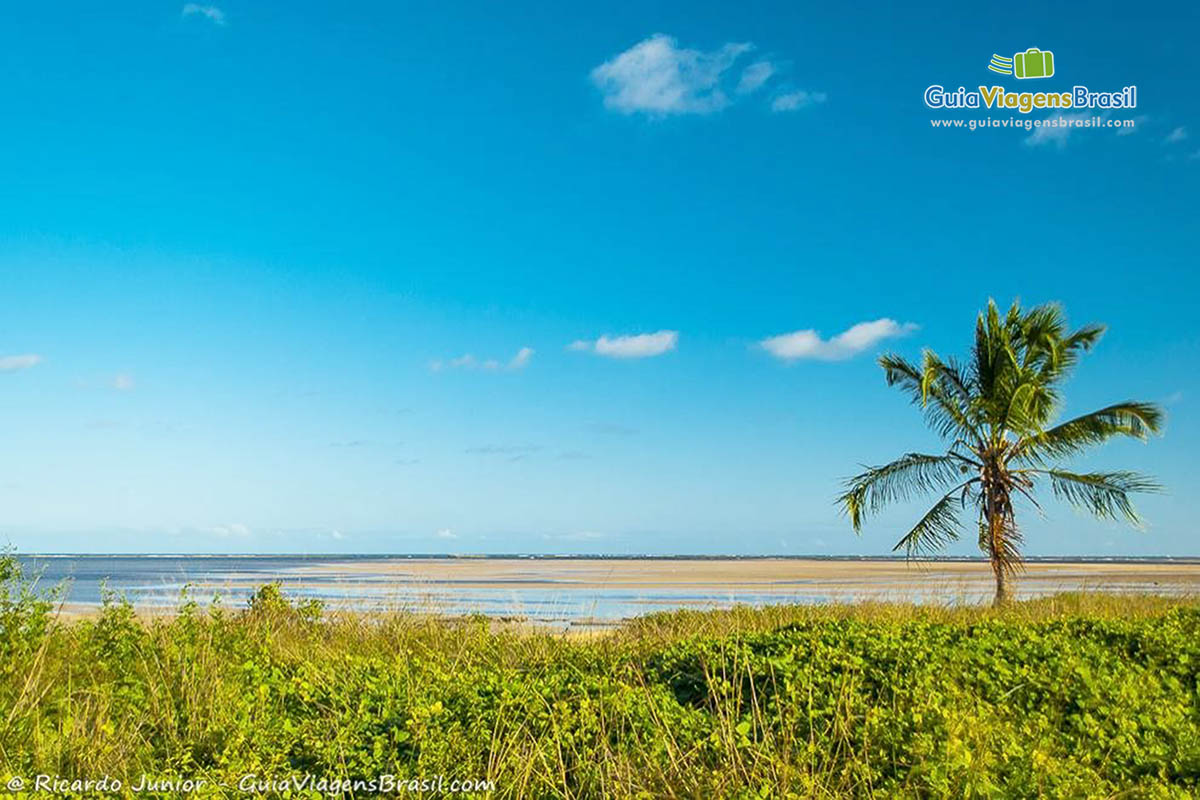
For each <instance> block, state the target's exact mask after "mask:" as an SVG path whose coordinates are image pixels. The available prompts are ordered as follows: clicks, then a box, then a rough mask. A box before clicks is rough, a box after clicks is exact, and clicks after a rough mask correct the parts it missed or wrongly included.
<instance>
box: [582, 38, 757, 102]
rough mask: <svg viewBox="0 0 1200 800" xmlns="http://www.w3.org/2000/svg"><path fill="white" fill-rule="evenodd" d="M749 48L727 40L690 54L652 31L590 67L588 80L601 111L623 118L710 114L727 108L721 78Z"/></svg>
mask: <svg viewBox="0 0 1200 800" xmlns="http://www.w3.org/2000/svg"><path fill="white" fill-rule="evenodd" d="M751 49H753V45H751V44H749V43H748V42H730V43H728V44H725V45H722V46H721V47H720V48H718V49H717V50H713V51H712V52H703V51H701V50H689V49H686V48H681V47H679V46H678V44H677V43H676V41H675V39H674V38H673V37H671V36H667V35H665V34H661V33H656V34H654V35H653V36H651V37H650V38H649V39H645V40H643V41H641V42H638V43H637V44H635V45H634V46H633V47H631V48H629V49H628V50H626V51H625V52H623V53H619V54H618V55H616V56H614V57H613V58H611V59H609V60H608V61H605V62H604V63H603V64H601V65H600V66H598V67H596V68H595V69H593V70H592V73H591V78H592V83H594V84H595V85H596V87H597V88H599V89H600V91H601V93H602V94H603V95H604V105H605V107H607V108H611V109H613V110H614V111H620V112H621V113H623V114H634V113H637V112H642V113H645V114H654V115H667V114H709V113H712V112H714V111H720V110H721V109H722V108H724V107H725V106H727V105H729V98H728V96H727V95H726V93H725V91H724V90H723V89H722V87H721V82H722V77H723V75H724V74H725V72H726V71H727V70H728V69H729V68H730V67H732V66H733V63H734V62H735V61H736V60H737V59H738V57H739V56H741V55H742V54H743V53H745V52H747V51H749V50H751ZM764 80H765V78H764Z"/></svg>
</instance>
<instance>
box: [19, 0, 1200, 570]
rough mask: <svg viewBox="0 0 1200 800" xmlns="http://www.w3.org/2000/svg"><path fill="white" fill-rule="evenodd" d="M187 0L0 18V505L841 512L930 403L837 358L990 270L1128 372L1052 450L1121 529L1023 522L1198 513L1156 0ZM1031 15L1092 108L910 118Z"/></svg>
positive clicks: (780, 525)
mask: <svg viewBox="0 0 1200 800" xmlns="http://www.w3.org/2000/svg"><path fill="white" fill-rule="evenodd" d="M212 3H213V4H211V5H210V4H209V2H208V0H205V2H203V3H199V4H186V5H185V4H181V3H171V2H162V1H157V2H128V3H122V4H120V7H119V8H116V7H114V6H113V4H112V3H98V2H96V3H90V2H81V3H75V4H71V5H70V7H69V8H62V7H57V6H54V5H51V4H45V3H41V4H25V5H23V6H21V7H15V8H13V9H10V10H9V12H8V15H7V18H6V25H5V26H4V28H3V30H0V69H3V73H4V76H5V78H4V80H3V81H2V82H0V101H2V103H3V108H4V114H5V121H6V124H5V125H4V126H3V128H2V129H0V175H3V181H2V183H0V276H2V278H3V286H4V288H5V291H4V293H3V300H2V303H3V311H2V313H0V397H2V398H3V409H4V413H3V414H2V415H0V436H2V437H3V441H4V442H5V456H6V457H5V458H3V459H0V539H7V540H8V541H10V542H11V543H13V544H14V545H16V546H17V547H18V548H20V549H21V550H23V551H43V552H50V551H94V552H111V551H153V552H289V551H290V552H321V551H328V552H517V551H519V552H548V553H561V552H609V553H669V552H694V553H764V554H765V553H783V554H803V553H824V554H838V553H883V552H887V551H888V550H890V547H891V545H892V544H893V542H894V541H895V539H896V538H898V536H899V535H901V534H902V533H903V532H904V530H906V528H905V527H904V526H905V524H906V523H910V522H911V521H912V520H913V518H914V516H913V515H914V514H916V513H918V512H919V510H920V509H916V508H912V507H909V508H899V509H897V510H896V511H895V512H894V513H889V514H887V515H885V516H883V517H881V518H879V519H878V520H877V521H876V522H875V523H874V524H872V525H870V526H869V527H868V529H867V530H866V532H865V533H864V535H863V536H862V537H861V538H856V537H855V536H854V535H853V534H851V532H850V530H849V526H848V524H847V522H846V521H845V520H844V519H842V518H840V517H839V516H838V513H837V511H836V509H835V508H834V506H833V503H832V498H833V496H834V495H835V493H836V491H837V487H838V482H839V479H840V478H842V477H844V476H846V475H848V474H851V473H852V472H854V471H855V470H856V469H857V467H858V465H859V464H860V463H864V462H866V463H878V462H881V461H884V460H888V459H890V458H892V457H894V456H896V455H899V454H900V453H902V452H905V451H907V450H911V449H928V448H931V447H933V446H935V444H936V440H935V439H934V437H933V436H932V435H931V434H929V433H927V432H926V431H925V430H924V429H923V428H922V425H921V420H920V417H919V415H918V414H917V413H915V412H914V411H913V410H912V409H911V408H910V407H908V406H907V404H906V402H905V401H904V399H903V398H902V397H901V396H900V395H899V394H897V393H895V392H894V391H892V390H889V389H888V388H887V387H886V386H884V385H883V380H882V377H881V374H880V371H879V369H878V367H876V366H875V365H874V363H873V357H874V356H875V355H877V354H878V353H879V352H880V351H881V350H883V349H889V348H892V349H896V350H898V351H899V352H902V353H905V354H908V355H911V356H916V355H917V354H919V352H920V349H921V348H922V347H924V346H930V347H933V348H935V349H937V350H939V351H942V352H946V353H956V352H962V351H963V350H965V348H966V347H967V346H968V344H969V335H970V331H971V325H972V322H973V318H974V314H975V313H976V311H977V310H978V309H979V308H980V307H981V306H982V305H983V304H984V303H986V301H987V299H988V298H989V297H995V298H997V299H998V300H1000V301H1001V302H1008V301H1009V300H1011V299H1012V298H1014V297H1020V298H1021V299H1022V300H1023V301H1026V302H1029V303H1034V302H1041V301H1046V300H1059V301H1062V302H1063V303H1064V305H1065V306H1066V308H1067V311H1068V313H1069V315H1070V316H1071V318H1072V320H1073V321H1075V322H1078V323H1083V322H1088V321H1102V322H1105V323H1107V324H1109V326H1110V331H1109V333H1108V335H1107V337H1106V338H1105V340H1104V341H1103V342H1102V344H1101V346H1100V347H1099V348H1098V350H1097V351H1096V352H1095V353H1094V354H1093V355H1091V356H1089V357H1088V358H1087V359H1086V360H1085V362H1084V363H1083V365H1082V367H1081V369H1080V371H1079V373H1078V375H1077V377H1076V379H1075V380H1074V381H1073V382H1072V384H1071V385H1070V387H1069V389H1068V392H1067V409H1066V412H1067V413H1071V412H1074V411H1084V410H1089V409H1090V408H1091V407H1095V406H1098V405H1102V404H1105V403H1107V402H1110V401H1115V400H1120V399H1126V398H1128V397H1133V398H1136V399H1144V400H1152V401H1157V402H1161V403H1164V404H1165V405H1166V406H1167V410H1168V413H1169V426H1168V430H1167V434H1166V436H1165V437H1164V438H1162V439H1158V440H1155V441H1153V442H1151V443H1150V444H1149V445H1141V444H1136V443H1122V444H1113V445H1110V446H1108V447H1106V448H1104V449H1103V450H1101V451H1099V452H1097V453H1096V454H1095V456H1094V457H1092V458H1089V459H1088V460H1087V461H1085V462H1084V464H1085V465H1087V466H1105V465H1110V466H1118V467H1132V468H1138V469H1144V470H1147V471H1150V472H1153V473H1154V474H1156V475H1157V476H1158V477H1159V478H1160V479H1161V480H1162V482H1164V483H1165V484H1166V485H1167V487H1168V492H1167V493H1166V494H1165V495H1163V496H1159V497H1152V498H1148V499H1145V500H1144V501H1143V502H1142V503H1141V504H1140V508H1141V510H1142V511H1143V512H1144V514H1145V516H1146V517H1147V520H1148V527H1147V529H1146V530H1145V531H1142V532H1136V531H1132V530H1127V529H1124V528H1122V527H1120V526H1117V525H1113V524H1105V523H1097V522H1093V521H1091V520H1088V519H1085V518H1083V517H1081V516H1079V515H1077V514H1076V513H1074V512H1072V511H1071V510H1069V509H1066V508H1062V507H1058V506H1056V505H1054V504H1053V503H1050V504H1049V505H1048V506H1047V513H1046V518H1045V519H1039V518H1038V517H1037V516H1036V515H1027V518H1026V526H1025V527H1026V533H1027V538H1028V550H1029V552H1030V553H1034V554H1064V553H1082V554H1101V555H1105V554H1175V555H1198V554H1200V546H1198V544H1197V542H1198V538H1197V533H1196V529H1195V523H1194V519H1193V517H1194V510H1195V500H1194V498H1195V496H1196V493H1197V490H1198V489H1200V478H1197V477H1196V474H1195V471H1194V469H1191V468H1190V467H1191V462H1192V461H1193V460H1194V453H1195V452H1196V449H1197V446H1198V445H1200V428H1198V426H1197V423H1196V418H1195V415H1194V413H1193V409H1194V408H1195V402H1196V398H1197V396H1200V383H1198V378H1197V375H1196V366H1197V365H1198V364H1200V340H1198V337H1197V334H1196V327H1195V326H1196V323H1195V313H1194V311H1193V304H1194V297H1195V295H1196V292H1197V290H1198V289H1200V286H1198V279H1197V277H1196V272H1195V253H1196V252H1197V243H1198V242H1197V239H1198V233H1200V231H1198V228H1197V224H1196V203H1195V198H1196V196H1197V194H1196V193H1197V189H1198V187H1200V181H1198V177H1200V115H1198V114H1197V109H1196V106H1195V91H1194V89H1195V83H1196V78H1197V76H1198V75H1200V54H1198V53H1197V51H1196V49H1195V47H1194V37H1195V31H1196V30H1197V22H1200V19H1198V17H1200V9H1198V8H1197V7H1196V6H1195V5H1194V4H1184V3H1168V4H1159V3H1142V4H1137V5H1131V4H1120V5H1113V4H1107V3H1099V4H1094V5H1092V6H1089V7H1088V9H1087V13H1086V15H1084V14H1079V13H1074V12H1071V13H1068V12H1067V11H1066V10H1060V9H1057V8H1054V7H1051V4H1045V3H1039V4H1029V5H1022V4H1019V3H1018V4H1010V5H1008V6H1006V7H1005V9H1004V11H1003V13H995V12H989V13H987V14H979V13H972V12H971V11H970V10H968V9H967V8H966V7H964V6H962V4H952V3H943V4H935V5H929V6H927V7H923V8H922V9H920V10H919V11H917V10H909V11H900V10H898V9H896V8H893V7H892V6H891V5H889V4H878V5H877V6H874V7H865V8H863V9H861V10H859V11H857V12H856V13H854V14H853V15H842V14H838V13H836V12H835V11H834V10H833V8H832V7H821V6H818V5H815V4H814V5H812V6H811V7H806V6H802V5H798V4H772V3H764V4H755V5H754V6H753V7H752V8H749V9H748V8H746V7H744V6H743V7H737V6H736V5H735V4H714V5H711V6H699V5H697V4H695V3H688V4H682V3H678V4H672V3H630V4H625V5H621V6H615V7H607V8H604V9H599V8H597V7H584V6H578V5H572V4H558V5H555V6H547V5H545V4H539V5H536V6H535V5H521V4H511V3H509V4H478V3H454V2H444V3H426V4H405V3H360V4H353V6H352V7H349V8H347V7H345V4H332V3H329V4H313V3H305V2H290V3H286V4H285V3H272V2H258V3H247V2H244V1H243V0H212ZM1028 47H1040V48H1043V49H1049V50H1052V51H1053V52H1054V54H1055V63H1056V70H1057V74H1056V77H1055V78H1054V79H1047V80H1046V81H1044V83H1046V84H1047V86H1050V85H1051V84H1053V85H1054V87H1055V88H1066V89H1069V88H1070V86H1072V85H1074V84H1077V83H1078V84H1084V85H1088V86H1089V87H1090V88H1093V89H1097V90H1106V91H1107V90H1116V89H1121V88H1123V87H1125V86H1127V85H1131V84H1135V85H1137V86H1138V108H1137V109H1135V110H1131V111H1127V112H1125V111H1123V112H1117V113H1113V114H1109V115H1106V117H1105V119H1106V120H1107V119H1111V118H1122V119H1124V118H1128V119H1135V120H1136V123H1137V124H1136V127H1135V129H1134V130H1133V131H1132V132H1128V131H1125V130H1122V131H1120V132H1116V131H1114V130H1113V129H1105V128H1096V129H1086V130H1085V129H1071V130H1070V131H1058V132H1054V133H1053V134H1048V133H1044V134H1041V135H1035V134H1033V133H1030V132H1027V131H1023V130H1014V129H1011V128H1008V129H987V130H981V131H975V132H970V131H966V130H961V129H959V130H945V129H936V130H935V129H933V128H932V127H931V123H930V120H931V119H934V118H938V117H945V118H964V119H966V118H983V117H986V116H993V117H996V118H1003V117H1005V116H1012V117H1018V116H1020V115H1019V114H1006V113H999V112H986V111H984V112H979V111H975V112H940V113H939V112H933V111H931V110H930V109H928V108H926V107H925V106H924V104H923V102H922V96H923V92H924V91H925V88H926V87H927V86H929V85H930V84H934V83H938V84H943V85H946V86H947V87H951V88H954V87H957V86H959V85H965V86H967V87H968V88H973V87H975V86H977V85H979V84H981V83H983V84H987V85H991V84H993V83H999V84H1001V85H1004V86H1005V87H1006V88H1007V89H1010V90H1018V89H1027V88H1028V89H1035V88H1042V87H1041V86H1040V85H1039V86H1036V87H1034V86H1024V85H1020V84H1026V83H1028V84H1033V83H1040V82H1035V81H1017V80H1015V79H1012V78H1001V77H1000V76H996V75H994V74H992V73H989V72H987V70H986V65H987V63H988V59H989V58H990V56H991V55H992V54H993V53H998V54H1002V55H1003V54H1012V53H1016V52H1019V51H1023V50H1025V49H1026V48H1028ZM1032 116H1034V117H1037V118H1043V117H1045V116H1046V114H1045V113H1044V112H1039V113H1038V114H1034V115H1032ZM864 323H869V324H866V325H864ZM855 326H858V327H855ZM846 331H852V332H851V333H849V334H848V335H847V336H845V337H842V338H840V339H839V338H835V337H837V336H838V335H839V334H841V333H843V332H846ZM779 337H782V338H779ZM468 356H469V357H468ZM967 539H968V541H966V542H964V543H963V544H962V545H961V546H959V547H957V548H956V549H955V550H954V551H953V552H957V553H964V554H969V553H971V552H972V549H973V545H972V544H971V543H970V541H969V539H970V537H967Z"/></svg>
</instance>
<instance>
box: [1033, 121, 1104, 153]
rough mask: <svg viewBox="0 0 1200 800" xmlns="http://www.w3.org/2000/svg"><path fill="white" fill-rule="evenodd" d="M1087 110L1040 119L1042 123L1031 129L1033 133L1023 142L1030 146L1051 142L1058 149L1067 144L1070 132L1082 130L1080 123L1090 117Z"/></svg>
mask: <svg viewBox="0 0 1200 800" xmlns="http://www.w3.org/2000/svg"><path fill="white" fill-rule="evenodd" d="M1091 116H1092V115H1091V114H1089V113H1087V112H1079V113H1077V114H1052V115H1050V116H1049V117H1046V118H1045V119H1043V120H1042V124H1041V125H1039V126H1038V127H1036V128H1034V129H1033V133H1031V134H1029V135H1028V136H1026V137H1025V144H1027V145H1029V146H1030V147H1038V146H1040V145H1049V144H1052V145H1054V146H1055V147H1057V148H1058V149H1059V150H1061V149H1062V148H1064V147H1066V146H1067V139H1068V137H1070V135H1071V133H1072V132H1074V131H1078V130H1083V126H1082V123H1083V122H1084V121H1085V120H1087V119H1090V118H1091Z"/></svg>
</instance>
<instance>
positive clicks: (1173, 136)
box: [1163, 125, 1188, 144]
mask: <svg viewBox="0 0 1200 800" xmlns="http://www.w3.org/2000/svg"><path fill="white" fill-rule="evenodd" d="M1186 138H1188V132H1187V128H1185V127H1183V126H1182V125H1180V126H1179V127H1178V128H1176V129H1174V130H1173V131H1171V132H1170V133H1168V134H1167V138H1165V139H1163V142H1164V143H1165V144H1174V143H1175V142H1182V141H1183V140H1184V139H1186Z"/></svg>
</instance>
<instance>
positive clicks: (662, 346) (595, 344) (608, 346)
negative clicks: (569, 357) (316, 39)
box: [567, 331, 679, 358]
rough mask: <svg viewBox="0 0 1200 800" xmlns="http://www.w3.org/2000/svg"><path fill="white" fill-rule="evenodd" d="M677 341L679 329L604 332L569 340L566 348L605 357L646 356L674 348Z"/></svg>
mask: <svg viewBox="0 0 1200 800" xmlns="http://www.w3.org/2000/svg"><path fill="white" fill-rule="evenodd" d="M678 342H679V331H657V332H655V333H638V334H634V335H630V336H609V335H608V334H605V335H603V336H601V337H600V338H599V339H596V340H595V341H588V340H584V339H579V340H578V341H574V342H571V343H570V344H569V345H567V349H568V350H576V351H579V352H589V353H595V354H596V355H598V356H606V357H607V358H648V357H650V356H661V355H662V354H663V353H666V352H669V351H671V350H674V349H675V345H676V344H677V343H678Z"/></svg>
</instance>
